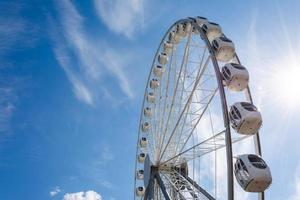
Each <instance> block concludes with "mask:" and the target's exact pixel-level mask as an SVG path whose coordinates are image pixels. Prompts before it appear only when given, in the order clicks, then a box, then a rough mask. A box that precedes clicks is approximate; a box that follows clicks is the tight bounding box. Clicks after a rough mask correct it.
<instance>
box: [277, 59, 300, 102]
mask: <svg viewBox="0 0 300 200" xmlns="http://www.w3.org/2000/svg"><path fill="white" fill-rule="evenodd" d="M297 64H298V65H297ZM271 79H272V80H271V87H272V88H273V89H272V90H273V93H274V94H273V95H272V98H276V99H275V100H276V101H277V100H279V102H280V103H282V104H284V106H286V107H290V108H300V63H291V62H290V63H288V62H286V63H285V65H282V66H280V67H278V68H277V69H276V71H275V72H274V74H273V75H272V77H271Z"/></svg>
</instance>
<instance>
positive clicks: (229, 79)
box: [221, 63, 249, 91]
mask: <svg viewBox="0 0 300 200" xmlns="http://www.w3.org/2000/svg"><path fill="white" fill-rule="evenodd" d="M221 71H222V75H223V80H224V84H225V85H226V86H227V87H228V88H229V89H230V90H232V91H242V90H244V89H245V88H246V87H247V86H248V82H249V73H248V70H247V69H246V68H245V67H244V66H242V65H240V64H236V63H227V64H226V65H225V66H224V67H222V70H221Z"/></svg>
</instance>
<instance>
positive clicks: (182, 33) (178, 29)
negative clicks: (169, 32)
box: [176, 24, 186, 37]
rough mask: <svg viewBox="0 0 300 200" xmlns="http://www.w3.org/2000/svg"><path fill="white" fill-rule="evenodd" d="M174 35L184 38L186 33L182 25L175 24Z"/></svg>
mask: <svg viewBox="0 0 300 200" xmlns="http://www.w3.org/2000/svg"><path fill="white" fill-rule="evenodd" d="M176 34H177V35H178V36H180V37H185V36H186V32H185V30H184V24H177V25H176Z"/></svg>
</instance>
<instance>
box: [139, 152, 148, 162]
mask: <svg viewBox="0 0 300 200" xmlns="http://www.w3.org/2000/svg"><path fill="white" fill-rule="evenodd" d="M145 159H146V154H145V153H140V154H139V155H138V161H139V163H143V162H144V161H145Z"/></svg>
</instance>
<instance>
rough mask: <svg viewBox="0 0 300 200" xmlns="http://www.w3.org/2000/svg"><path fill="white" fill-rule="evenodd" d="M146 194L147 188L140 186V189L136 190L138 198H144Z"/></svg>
mask: <svg viewBox="0 0 300 200" xmlns="http://www.w3.org/2000/svg"><path fill="white" fill-rule="evenodd" d="M144 194H145V188H144V187H142V186H140V187H138V188H136V195H137V196H138V197H142V196H143V195H144Z"/></svg>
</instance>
